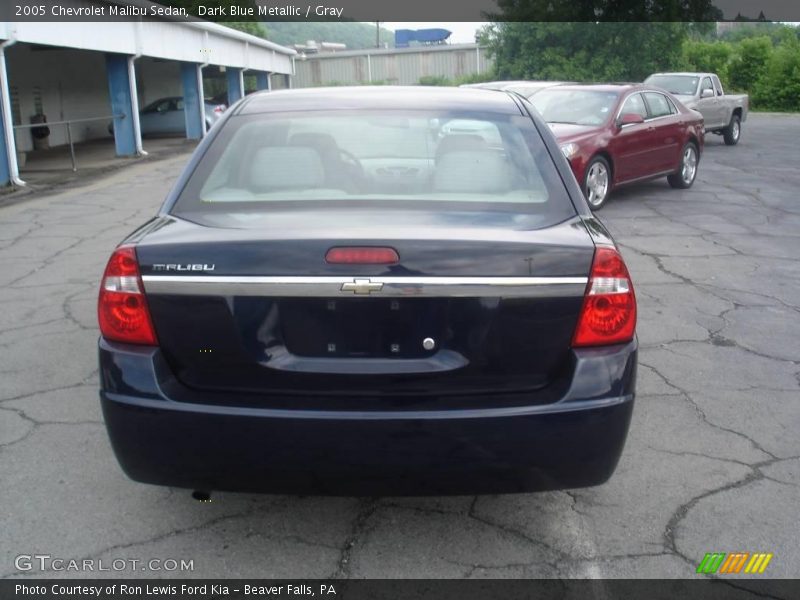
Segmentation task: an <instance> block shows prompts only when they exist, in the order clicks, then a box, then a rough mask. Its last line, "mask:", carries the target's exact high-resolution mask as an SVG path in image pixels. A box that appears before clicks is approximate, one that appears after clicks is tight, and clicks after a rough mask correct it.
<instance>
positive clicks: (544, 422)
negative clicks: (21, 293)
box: [98, 87, 637, 494]
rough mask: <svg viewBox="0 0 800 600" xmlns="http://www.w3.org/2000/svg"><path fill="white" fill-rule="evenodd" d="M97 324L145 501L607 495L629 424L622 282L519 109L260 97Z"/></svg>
mask: <svg viewBox="0 0 800 600" xmlns="http://www.w3.org/2000/svg"><path fill="white" fill-rule="evenodd" d="M465 132H467V133H465ZM98 313H99V321H100V330H101V334H102V337H101V339H100V348H99V351H100V378H101V392H100V397H101V401H102V406H103V412H104V415H105V421H106V425H107V428H108V432H109V435H110V438H111V442H112V445H113V448H114V451H115V453H116V455H117V458H118V459H119V462H120V464H121V466H122V468H123V469H124V471H125V472H126V473H127V474H128V475H129V476H130V477H131V478H133V479H135V480H137V481H142V482H147V483H153V484H160V485H170V486H176V487H185V488H190V489H195V490H198V491H204V492H208V491H211V490H234V491H256V492H271V493H293V492H298V493H309V492H310V493H319V494H439V493H451V494H452V493H495V492H520V491H531V490H543V489H558V488H567V487H581V486H590V485H596V484H599V483H602V482H604V481H606V480H607V479H608V478H609V477H610V476H611V474H612V472H613V471H614V468H615V466H616V464H617V461H618V459H619V456H620V454H621V452H622V448H623V445H624V442H625V437H626V435H627V430H628V424H629V422H630V417H631V411H632V407H633V400H634V388H635V378H636V352H637V342H636V338H635V326H636V300H635V297H634V291H633V286H632V284H631V281H630V277H629V275H628V271H627V268H626V267H625V264H624V262H623V260H622V257H621V256H620V254H619V252H618V251H617V249H616V248H615V246H614V243H613V241H612V239H611V238H610V236H609V234H608V233H607V232H606V230H605V228H604V227H603V225H602V224H601V223H600V222H599V221H598V220H596V219H595V218H594V217H593V216H592V213H591V211H590V210H589V208H588V206H587V204H586V200H585V199H584V197H583V194H582V193H581V190H580V188H579V187H578V185H577V183H576V181H575V178H574V177H573V175H572V173H571V172H570V167H569V165H568V163H567V161H566V159H565V158H564V156H563V155H562V153H561V150H560V149H559V147H558V145H557V144H556V142H555V140H554V138H553V135H552V133H550V131H549V129H548V127H547V125H546V124H545V123H544V122H542V121H541V119H540V118H539V117H538V116H535V111H534V110H533V109H532V108H531V107H530V105H529V104H527V102H526V101H525V100H524V99H522V98H520V97H519V96H516V95H514V94H507V93H500V92H492V91H485V90H469V89H449V90H448V89H420V88H398V87H392V88H357V89H347V88H335V89H314V90H287V91H281V92H271V93H264V94H253V95H251V96H248V97H247V98H245V99H244V100H242V101H241V102H239V103H238V104H237V105H235V106H234V107H232V108H231V109H230V110H228V112H227V113H225V115H224V116H223V118H222V120H221V121H220V123H219V124H218V125H217V127H215V128H214V129H213V130H212V131H211V132H210V134H209V135H208V136H207V137H206V139H205V140H204V141H203V142H202V143H201V144H200V146H199V147H198V148H197V150H196V152H195V154H194V156H193V157H192V159H191V161H190V163H189V164H188V166H187V167H186V169H185V171H184V172H183V174H182V175H181V177H180V178H179V180H178V182H177V184H176V185H175V187H174V189H173V191H172V192H171V193H170V195H169V196H168V198H167V199H166V201H165V203H164V205H163V207H162V209H161V211H160V212H159V214H158V215H157V216H156V217H155V218H153V219H152V220H150V221H149V222H147V223H145V224H144V225H143V226H141V227H140V228H139V229H137V230H136V231H135V232H133V233H132V234H131V235H130V236H129V237H128V238H127V239H125V240H124V241H123V242H122V244H121V245H120V246H119V247H118V248H117V249H116V250H115V251H114V253H113V255H112V256H111V259H110V260H109V262H108V266H107V268H106V271H105V274H104V276H103V281H102V285H101V289H100V298H99V306H98Z"/></svg>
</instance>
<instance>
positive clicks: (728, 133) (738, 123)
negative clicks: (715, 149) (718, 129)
mask: <svg viewBox="0 0 800 600" xmlns="http://www.w3.org/2000/svg"><path fill="white" fill-rule="evenodd" d="M722 137H723V139H724V140H725V145H726V146H735V145H736V144H738V143H739V138H740V137H742V118H741V117H740V116H739V115H738V114H736V113H734V114H733V115H732V116H731V122H730V123H729V124H728V126H727V127H726V128H725V129H723V130H722Z"/></svg>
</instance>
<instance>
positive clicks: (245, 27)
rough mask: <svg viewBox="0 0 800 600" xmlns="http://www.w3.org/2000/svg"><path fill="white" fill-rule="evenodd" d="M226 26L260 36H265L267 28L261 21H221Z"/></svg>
mask: <svg viewBox="0 0 800 600" xmlns="http://www.w3.org/2000/svg"><path fill="white" fill-rule="evenodd" d="M223 25H225V26H226V27H230V28H231V29H237V30H239V31H243V32H244V33H249V34H250V35H254V36H256V37H260V38H264V39H266V38H267V30H266V28H265V27H264V25H263V24H262V23H258V22H256V21H231V22H230V23H223Z"/></svg>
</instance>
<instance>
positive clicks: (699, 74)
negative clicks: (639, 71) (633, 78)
mask: <svg viewBox="0 0 800 600" xmlns="http://www.w3.org/2000/svg"><path fill="white" fill-rule="evenodd" d="M656 75H679V76H682V77H711V76H712V75H714V73H706V72H701V71H665V72H663V73H653V74H652V75H649V76H648V77H647V78H648V79H650V77H654V76H656Z"/></svg>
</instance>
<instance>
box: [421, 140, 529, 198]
mask: <svg viewBox="0 0 800 600" xmlns="http://www.w3.org/2000/svg"><path fill="white" fill-rule="evenodd" d="M512 175H513V174H512V172H511V169H510V167H509V166H508V163H507V162H506V161H505V160H504V159H503V157H501V156H500V155H499V154H497V153H496V152H492V151H491V150H483V151H480V150H477V151H454V152H447V153H445V154H443V155H442V156H441V157H440V159H439V161H438V162H437V163H436V171H435V172H434V176H433V189H434V191H437V192H468V193H492V194H498V193H500V194H503V193H505V192H508V191H509V190H510V189H511V180H512Z"/></svg>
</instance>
